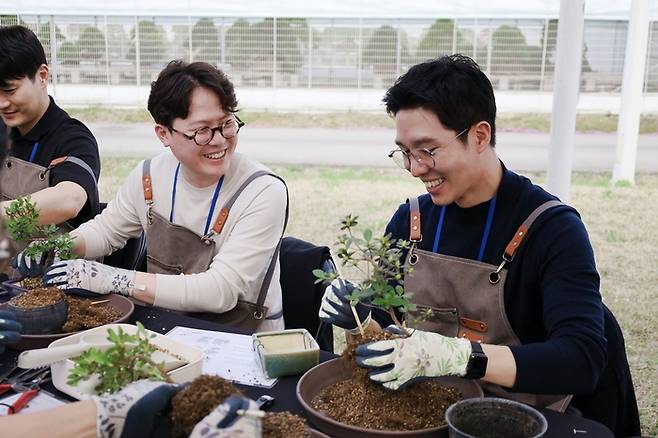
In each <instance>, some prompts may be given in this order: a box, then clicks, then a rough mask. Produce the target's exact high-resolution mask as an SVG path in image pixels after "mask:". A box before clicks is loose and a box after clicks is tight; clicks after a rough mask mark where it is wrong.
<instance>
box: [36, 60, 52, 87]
mask: <svg viewBox="0 0 658 438" xmlns="http://www.w3.org/2000/svg"><path fill="white" fill-rule="evenodd" d="M49 76H50V70H49V69H48V66H47V65H46V64H41V65H40V66H39V69H38V70H37V76H36V77H37V80H38V81H39V85H40V86H41V88H46V87H47V86H48V77H49Z"/></svg>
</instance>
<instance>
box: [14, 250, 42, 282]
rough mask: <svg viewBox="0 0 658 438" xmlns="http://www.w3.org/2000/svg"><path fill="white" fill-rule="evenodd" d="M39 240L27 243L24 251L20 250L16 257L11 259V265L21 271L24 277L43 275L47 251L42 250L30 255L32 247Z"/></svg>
mask: <svg viewBox="0 0 658 438" xmlns="http://www.w3.org/2000/svg"><path fill="white" fill-rule="evenodd" d="M36 243H37V242H36V241H33V242H30V243H29V244H28V245H27V248H25V249H24V250H23V251H21V252H19V253H18V254H17V255H16V257H14V258H13V259H12V260H11V267H12V268H14V269H16V270H17V271H18V272H20V274H21V277H22V278H32V277H39V276H40V275H43V271H44V268H45V266H44V265H45V263H46V258H47V256H48V254H47V253H45V252H42V253H40V254H37V255H33V256H29V255H27V253H29V252H30V247H31V246H33V245H35V244H36Z"/></svg>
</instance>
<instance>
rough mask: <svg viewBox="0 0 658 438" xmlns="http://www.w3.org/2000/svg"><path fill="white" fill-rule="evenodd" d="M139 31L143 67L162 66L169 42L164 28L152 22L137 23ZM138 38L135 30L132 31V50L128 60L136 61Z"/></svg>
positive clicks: (140, 55) (129, 52) (129, 51)
mask: <svg viewBox="0 0 658 438" xmlns="http://www.w3.org/2000/svg"><path fill="white" fill-rule="evenodd" d="M137 26H138V27H137V29H138V30H139V58H140V64H141V65H142V66H148V65H151V64H161V63H163V62H164V61H165V60H166V57H167V42H166V38H165V34H164V30H162V27H160V26H158V25H157V24H155V23H154V22H153V21H150V20H142V21H140V22H139V23H137ZM136 53H137V36H136V32H135V28H133V29H132V30H131V31H130V49H129V50H128V55H127V56H126V58H127V59H129V60H131V61H135V57H136V56H135V55H136Z"/></svg>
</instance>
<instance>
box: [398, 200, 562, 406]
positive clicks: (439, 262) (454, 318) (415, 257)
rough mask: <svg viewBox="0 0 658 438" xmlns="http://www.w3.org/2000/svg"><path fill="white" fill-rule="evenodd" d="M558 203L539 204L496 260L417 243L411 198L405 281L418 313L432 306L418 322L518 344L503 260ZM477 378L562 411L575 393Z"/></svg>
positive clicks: (492, 389)
mask: <svg viewBox="0 0 658 438" xmlns="http://www.w3.org/2000/svg"><path fill="white" fill-rule="evenodd" d="M557 205H561V203H560V202H558V201H548V202H546V203H544V204H542V205H540V206H539V207H538V208H537V209H535V210H534V211H533V212H532V213H531V214H530V216H529V217H528V218H527V219H526V220H525V221H524V222H523V224H522V225H521V226H520V227H519V229H518V230H517V232H516V234H515V235H514V238H513V239H512V241H511V242H510V243H509V244H508V245H507V247H506V248H505V252H504V254H503V257H502V262H501V264H500V265H499V266H495V265H490V264H488V263H483V262H479V261H476V260H469V259H464V258H460V257H452V256H447V255H443V254H436V253H433V252H430V251H425V250H421V249H417V248H416V244H417V242H419V241H420V240H421V239H422V237H421V236H422V234H421V228H420V223H421V221H420V209H419V205H418V199H417V198H411V199H409V208H410V231H411V233H410V240H411V242H412V247H411V249H410V251H409V254H408V256H407V260H406V262H405V269H409V268H411V269H412V272H411V273H410V274H409V275H407V276H405V280H404V282H405V284H404V286H405V290H406V291H407V292H409V293H411V301H412V302H413V303H414V304H416V305H417V310H416V312H414V314H418V313H420V312H422V311H423V310H427V309H431V311H432V312H431V316H430V317H429V318H427V319H426V320H424V321H422V320H421V322H420V323H418V325H417V328H419V329H421V330H426V331H432V332H435V333H440V334H442V335H445V336H458V337H464V338H467V339H469V340H471V341H477V342H483V343H485V344H495V345H510V346H511V345H520V344H521V342H520V341H519V338H518V337H517V336H516V334H515V333H514V331H513V330H512V327H511V325H510V323H509V320H508V319H507V314H506V312H505V297H504V290H505V281H506V278H507V269H505V265H506V264H507V263H510V262H512V260H513V259H514V255H515V254H516V251H517V250H518V248H519V246H520V245H521V242H522V241H523V239H524V238H525V236H526V235H527V233H528V230H529V228H530V227H531V225H532V224H533V222H534V221H535V220H536V219H537V217H538V216H539V215H540V214H542V213H543V212H544V211H546V210H547V209H549V208H551V207H554V206H557ZM411 319H413V318H411ZM479 383H480V384H481V385H482V387H483V388H484V390H485V393H486V394H488V395H495V396H498V397H504V398H508V399H513V400H518V401H521V402H524V403H528V404H532V405H535V406H539V407H546V408H549V409H553V410H556V411H560V412H564V410H565V409H566V408H567V406H568V405H569V402H570V401H571V397H572V396H571V395H569V396H564V395H547V394H525V393H515V392H510V391H509V390H507V389H505V388H503V387H501V386H498V385H494V384H491V383H487V382H484V381H481V380H480V381H479Z"/></svg>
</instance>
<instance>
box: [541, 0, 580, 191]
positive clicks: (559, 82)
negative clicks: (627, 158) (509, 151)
mask: <svg viewBox="0 0 658 438" xmlns="http://www.w3.org/2000/svg"><path fill="white" fill-rule="evenodd" d="M584 24H585V0H561V1H560V19H559V21H558V26H557V46H556V47H557V51H556V56H555V76H554V77H555V79H554V81H553V114H552V117H551V144H550V149H549V152H548V172H547V189H548V191H550V192H551V193H553V194H554V195H556V196H558V197H559V198H560V199H562V201H564V202H569V188H570V186H571V170H572V167H573V152H574V138H575V133H576V106H577V105H578V93H579V90H580V67H581V61H582V52H583V28H584Z"/></svg>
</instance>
